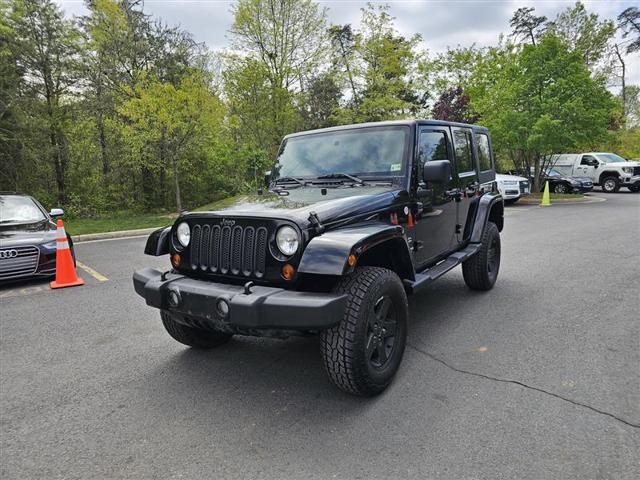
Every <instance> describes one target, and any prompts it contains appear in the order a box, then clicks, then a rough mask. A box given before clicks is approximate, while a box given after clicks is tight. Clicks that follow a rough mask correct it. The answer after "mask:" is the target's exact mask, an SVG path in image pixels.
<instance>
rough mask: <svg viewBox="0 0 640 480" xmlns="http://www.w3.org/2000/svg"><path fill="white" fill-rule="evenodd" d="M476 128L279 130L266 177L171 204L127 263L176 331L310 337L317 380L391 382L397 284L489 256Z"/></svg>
mask: <svg viewBox="0 0 640 480" xmlns="http://www.w3.org/2000/svg"><path fill="white" fill-rule="evenodd" d="M494 177H495V168H494V157H493V154H492V149H491V140H490V139H489V133H488V131H487V129H486V128H483V127H479V126H474V125H465V124H457V123H450V122H441V121H400V122H382V123H371V124H361V125H349V126H342V127H336V128H328V129H323V130H315V131H309V132H303V133H296V134H293V135H289V136H287V137H286V138H285V139H284V141H283V142H282V145H281V147H280V151H279V153H278V157H277V159H276V162H275V165H274V167H273V170H272V171H271V172H268V174H267V177H266V179H265V180H266V182H267V187H266V188H265V190H264V191H258V192H257V194H256V195H253V196H245V197H242V198H240V199H237V201H236V202H235V203H234V204H232V205H231V206H228V207H225V208H223V209H220V210H216V211H210V212H193V213H185V214H183V215H181V216H180V217H179V218H178V219H177V220H176V222H175V224H174V225H173V226H172V227H167V228H164V229H160V230H157V231H156V232H154V233H152V234H151V236H150V237H149V239H148V241H147V245H146V247H145V253H147V254H149V255H156V256H158V255H169V256H170V261H171V267H172V268H171V269H170V270H169V271H166V272H159V271H157V270H154V269H151V268H145V269H143V270H140V271H137V272H135V274H134V276H133V283H134V286H135V290H136V292H137V293H138V294H139V295H141V296H143V297H144V298H145V300H146V302H147V304H148V305H150V306H152V307H155V308H158V309H160V316H161V318H162V322H163V324H164V326H165V328H166V329H167V331H168V332H169V334H170V335H171V336H172V337H173V338H175V339H176V340H177V341H179V342H182V343H184V344H186V345H190V346H192V347H198V348H212V347H216V346H219V345H222V344H223V343H225V342H227V341H228V340H229V339H230V338H231V336H232V335H234V334H239V335H257V336H271V337H287V336H290V335H311V334H319V335H320V345H321V354H322V358H323V361H324V366H325V369H326V371H327V373H328V375H329V377H330V378H331V380H332V381H333V382H334V383H335V384H336V385H337V386H338V387H339V388H341V389H343V390H345V391H347V392H349V393H353V394H358V395H375V394H377V393H379V392H381V391H382V390H384V389H385V388H386V387H387V386H388V385H389V383H390V382H391V380H392V378H393V376H394V374H395V372H396V370H397V369H398V367H399V365H400V362H401V360H402V355H403V352H404V348H405V342H406V337H407V318H408V303H407V295H410V294H413V293H416V292H418V291H419V290H420V289H421V288H423V287H425V286H426V285H428V284H429V283H431V282H432V281H434V280H435V279H437V278H438V277H440V276H441V275H443V274H444V273H446V272H448V271H449V270H451V269H452V268H454V267H455V266H457V265H460V264H462V272H463V275H464V280H465V282H466V284H467V285H468V286H469V287H470V288H472V289H474V290H489V289H490V288H492V287H493V285H494V283H495V281H496V277H497V275H498V268H499V266H500V234H499V232H500V231H501V230H502V226H503V209H504V207H503V201H502V197H501V196H500V194H499V193H498V192H497V190H496V188H495V183H494Z"/></svg>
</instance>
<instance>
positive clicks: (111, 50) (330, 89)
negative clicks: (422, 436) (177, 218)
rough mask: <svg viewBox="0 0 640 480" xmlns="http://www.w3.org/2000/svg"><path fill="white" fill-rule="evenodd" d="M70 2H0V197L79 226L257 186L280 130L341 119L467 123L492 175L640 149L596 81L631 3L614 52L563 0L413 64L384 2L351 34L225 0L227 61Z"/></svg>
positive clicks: (188, 40)
mask: <svg viewBox="0 0 640 480" xmlns="http://www.w3.org/2000/svg"><path fill="white" fill-rule="evenodd" d="M86 4H87V10H88V13H87V14H86V15H85V16H82V17H77V18H73V19H69V18H65V17H64V15H63V13H62V11H61V10H60V8H59V6H58V2H55V1H53V0H0V190H22V191H26V192H29V193H31V194H34V195H35V196H37V197H38V198H39V199H41V200H42V201H43V202H44V203H45V204H46V205H47V206H49V207H50V206H54V205H55V204H59V205H61V206H64V207H65V208H66V209H67V211H68V212H69V213H70V214H71V215H72V216H75V217H84V218H94V219H97V220H95V222H94V223H93V226H91V225H90V226H87V227H86V229H89V230H91V229H92V228H112V227H113V228H115V227H114V225H117V226H119V227H123V226H134V225H133V224H131V223H127V221H126V219H125V217H127V216H129V217H131V218H132V219H137V220H135V221H137V222H139V223H142V224H144V225H147V224H149V223H148V222H150V223H152V224H156V223H157V222H158V219H157V218H156V217H155V216H154V215H151V216H146V215H143V212H145V211H154V212H157V211H167V210H174V211H175V210H180V209H182V208H193V207H196V206H198V205H202V204H204V203H209V202H213V201H217V200H220V199H223V198H226V197H230V196H232V195H236V194H242V193H244V192H246V191H247V190H249V189H255V188H257V187H259V186H261V184H262V179H263V174H264V171H266V170H269V169H270V167H271V165H272V162H273V159H274V157H275V156H276V154H277V151H278V148H279V144H280V141H281V139H282V137H283V136H285V135H287V134H289V133H292V132H295V131H300V130H304V129H314V128H322V127H329V126H333V125H338V124H345V123H353V122H366V121H378V120H390V119H398V118H411V117H427V116H429V115H430V113H431V112H433V114H434V115H436V116H438V117H440V118H448V119H455V120H465V121H470V122H471V121H476V120H477V122H478V123H482V124H485V125H487V126H488V127H489V128H490V129H491V131H492V135H493V144H494V146H495V147H496V149H497V154H498V159H499V161H500V165H502V166H504V167H505V169H506V168H512V165H511V163H515V166H517V167H519V168H522V169H526V168H528V167H529V166H530V165H533V166H536V167H537V169H538V171H539V170H540V168H541V167H542V164H543V163H544V161H545V159H546V158H548V156H549V155H550V154H551V153H558V152H565V151H570V150H578V149H585V150H586V149H598V150H611V151H616V152H618V153H621V154H622V155H625V156H628V157H638V156H640V147H639V139H638V135H639V134H638V129H637V124H638V118H639V115H640V113H639V112H638V104H639V101H638V87H637V86H634V85H624V88H623V89H622V92H623V93H624V95H621V96H620V98H619V99H617V100H614V99H613V97H612V96H611V95H610V94H609V93H608V91H607V89H606V88H605V85H614V84H615V85H620V84H621V83H622V84H624V82H623V81H621V80H624V79H625V72H626V70H625V68H626V63H627V62H629V61H628V60H626V57H625V52H628V53H633V52H634V51H635V50H634V48H635V47H634V45H635V44H636V43H637V42H636V40H637V38H638V29H637V23H638V22H637V21H636V20H637V16H638V11H637V9H636V8H635V7H630V8H627V9H626V10H625V11H624V12H622V13H621V14H620V16H619V17H618V28H619V29H620V32H621V34H622V41H620V42H619V43H617V44H612V41H613V40H612V33H613V25H612V23H611V22H610V21H609V20H602V19H600V18H598V16H597V15H595V14H592V13H590V12H588V11H587V10H586V9H585V7H584V5H583V4H582V3H579V2H578V3H576V4H575V6H571V7H569V8H567V9H565V10H564V11H563V12H561V13H560V15H558V17H557V18H556V19H555V20H553V21H552V22H547V21H546V19H545V18H544V17H538V16H536V15H535V14H534V9H533V8H530V7H529V8H522V9H519V10H517V11H516V12H515V14H514V16H513V19H512V23H511V27H512V28H513V33H514V35H515V38H516V39H517V40H518V41H519V43H518V44H515V45H514V44H512V43H505V42H504V40H503V38H502V37H500V38H499V39H498V40H497V43H496V45H495V46H493V47H489V48H477V47H476V46H473V45H472V46H470V47H457V48H454V49H449V50H447V51H446V52H443V53H440V54H437V55H428V54H427V52H424V51H421V50H420V45H421V37H420V36H419V35H418V34H416V35H411V34H410V33H400V32H399V31H398V29H397V27H396V24H395V19H394V18H393V17H392V16H391V14H390V9H389V7H388V6H386V5H380V4H368V5H367V7H366V8H363V9H362V17H361V21H360V22H359V27H358V28H354V27H353V26H351V25H348V24H346V25H327V12H326V8H324V7H323V6H322V5H323V4H322V3H321V2H317V1H313V0H237V1H236V2H235V3H234V6H233V13H234V22H233V25H232V26H231V29H230V32H229V33H230V38H231V43H232V47H233V50H232V51H233V53H226V54H215V53H212V52H210V51H208V50H207V49H206V47H205V46H203V45H201V44H198V43H197V42H195V41H194V39H193V38H192V36H191V35H190V34H189V32H187V31H185V30H184V29H182V28H179V27H169V26H167V25H166V24H164V23H162V22H160V21H157V20H155V19H153V18H152V17H150V16H149V15H147V14H146V13H145V12H144V11H143V3H142V2H140V1H139V0H92V1H88V2H86ZM505 27H506V25H505ZM609 50H612V51H615V53H616V57H615V58H614V60H615V62H616V64H615V68H610V69H607V68H604V66H606V63H607V62H606V61H605V60H607V56H606V55H608V52H609ZM609 63H610V62H609ZM629 63H630V62H629ZM434 107H435V108H434ZM117 211H123V212H126V213H123V214H122V215H121V216H120V217H122V220H121V221H118V222H115V223H113V225H111V226H108V225H106V224H105V223H104V221H103V220H101V219H102V218H104V217H105V212H117ZM135 221H134V222H135ZM78 228H80V229H81V230H82V229H84V228H85V227H84V226H79V227H78Z"/></svg>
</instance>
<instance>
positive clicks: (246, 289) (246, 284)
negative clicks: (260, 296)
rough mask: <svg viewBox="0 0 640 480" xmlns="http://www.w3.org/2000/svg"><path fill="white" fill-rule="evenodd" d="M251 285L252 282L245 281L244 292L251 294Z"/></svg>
mask: <svg viewBox="0 0 640 480" xmlns="http://www.w3.org/2000/svg"><path fill="white" fill-rule="evenodd" d="M251 287H253V282H247V283H245V284H244V294H245V295H251Z"/></svg>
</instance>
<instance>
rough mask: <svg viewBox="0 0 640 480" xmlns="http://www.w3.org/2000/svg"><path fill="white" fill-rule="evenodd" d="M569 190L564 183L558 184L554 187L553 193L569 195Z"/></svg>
mask: <svg viewBox="0 0 640 480" xmlns="http://www.w3.org/2000/svg"><path fill="white" fill-rule="evenodd" d="M567 191H568V188H567V185H566V184H564V183H556V184H555V186H554V187H553V193H567Z"/></svg>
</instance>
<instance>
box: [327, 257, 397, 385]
mask: <svg viewBox="0 0 640 480" xmlns="http://www.w3.org/2000/svg"><path fill="white" fill-rule="evenodd" d="M334 291H335V292H336V293H345V294H347V295H348V301H347V308H346V310H345V314H344V317H343V319H342V321H341V322H340V323H339V324H337V325H336V326H334V327H333V328H330V329H328V330H324V331H323V332H322V333H321V335H320V347H321V354H322V360H323V363H324V368H325V371H326V372H327V375H328V376H329V378H330V379H331V381H332V382H333V383H334V384H335V385H336V386H337V387H338V388H340V389H342V390H344V391H345V392H348V393H351V394H354V395H361V396H373V395H376V394H379V393H380V392H382V391H383V390H384V389H385V388H387V386H389V384H390V383H391V381H392V379H393V377H394V375H395V373H396V371H397V370H398V367H399V366H400V363H401V361H402V355H403V353H404V348H405V344H406V337H407V319H408V316H409V306H408V302H407V295H406V293H405V290H404V287H403V286H402V282H401V281H400V279H399V278H398V276H397V275H396V274H395V273H394V272H392V271H391V270H387V269H386V268H379V267H358V268H357V269H356V270H355V271H354V272H353V273H352V274H350V275H347V276H346V277H344V278H343V279H341V280H340V282H339V283H338V285H337V286H336V287H335V288H334ZM386 299H389V300H390V301H391V303H392V306H391V307H389V311H391V309H393V312H394V315H395V322H396V323H395V336H394V337H393V342H394V343H393V345H392V347H391V350H390V354H389V355H388V357H387V360H386V363H381V364H380V366H375V365H374V363H375V362H374V361H373V359H372V358H371V357H370V356H369V354H370V353H369V352H367V348H366V347H367V341H370V342H371V341H372V340H371V337H372V336H373V335H374V333H371V332H370V329H371V328H372V326H371V322H372V321H373V322H376V318H380V317H379V316H378V317H376V311H375V308H376V307H377V305H378V303H379V302H380V301H386ZM376 302H378V303H376ZM378 315H379V314H378ZM384 318H385V321H386V318H387V317H386V315H385V317H384ZM376 324H377V323H376ZM382 332H383V333H384V330H382ZM374 340H375V339H374ZM383 348H386V347H383ZM370 352H373V355H376V353H375V352H374V351H373V350H371V351H370Z"/></svg>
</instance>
